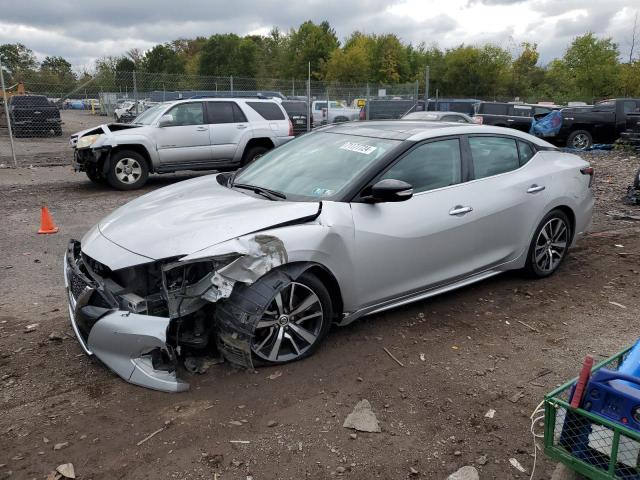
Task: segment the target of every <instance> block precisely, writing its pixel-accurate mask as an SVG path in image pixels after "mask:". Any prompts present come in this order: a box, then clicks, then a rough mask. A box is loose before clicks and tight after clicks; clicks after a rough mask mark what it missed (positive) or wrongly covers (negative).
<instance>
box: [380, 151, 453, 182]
mask: <svg viewBox="0 0 640 480" xmlns="http://www.w3.org/2000/svg"><path fill="white" fill-rule="evenodd" d="M386 178H393V179H395V180H403V181H405V182H407V183H409V184H410V185H411V186H413V191H414V193H420V192H426V191H428V190H434V189H436V188H442V187H448V186H449V185H455V184H457V183H460V181H461V179H462V166H461V162H460V141H459V140H458V139H451V140H439V141H436V142H431V143H425V144H424V145H420V146H418V147H416V148H414V149H413V150H411V151H410V152H409V153H408V154H407V155H405V156H404V157H403V158H402V159H400V161H399V162H398V163H396V164H395V165H394V166H393V167H391V168H390V169H389V170H387V172H386V173H385V174H384V175H383V176H382V178H381V179H382V180H384V179H386Z"/></svg>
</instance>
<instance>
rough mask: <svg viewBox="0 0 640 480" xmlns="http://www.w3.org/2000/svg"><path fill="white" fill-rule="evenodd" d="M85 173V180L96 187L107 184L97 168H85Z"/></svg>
mask: <svg viewBox="0 0 640 480" xmlns="http://www.w3.org/2000/svg"><path fill="white" fill-rule="evenodd" d="M85 173H86V174H87V178H88V179H89V180H91V181H92V182H93V183H95V184H96V185H104V184H106V183H107V179H106V178H104V176H102V173H101V172H99V171H98V168H97V167H94V168H92V167H87V170H86V171H85Z"/></svg>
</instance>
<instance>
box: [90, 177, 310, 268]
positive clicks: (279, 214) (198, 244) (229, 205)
mask: <svg viewBox="0 0 640 480" xmlns="http://www.w3.org/2000/svg"><path fill="white" fill-rule="evenodd" d="M319 208H320V204H319V202H287V201H271V200H268V199H262V198H256V197H253V196H251V195H247V194H244V193H242V192H241V191H237V190H231V189H229V188H226V187H223V186H222V185H220V184H219V183H218V181H217V180H216V175H207V176H203V177H198V178H194V179H191V180H186V181H183V182H179V183H176V184H174V185H171V186H168V187H165V188H161V189H159V190H156V191H154V192H151V193H148V194H146V195H143V196H141V197H139V198H137V199H136V200H133V201H132V202H129V203H127V204H125V205H123V206H122V207H120V208H118V209H117V210H116V211H114V212H113V213H111V214H110V215H108V216H107V217H105V218H104V219H102V220H101V221H100V222H99V224H98V228H99V230H100V232H101V233H102V235H104V236H105V237H106V238H108V239H109V240H111V241H112V242H114V243H116V244H117V245H119V246H121V247H123V248H125V249H127V250H129V251H131V252H134V253H137V254H139V255H144V256H145V257H149V258H153V259H156V260H158V259H162V258H168V257H175V256H178V255H188V254H191V253H194V252H197V251H199V250H202V249H203V248H206V247H209V246H211V245H215V244H217V243H220V242H224V241H226V240H230V239H232V238H235V237H239V236H242V235H245V234H247V233H251V232H255V231H257V230H262V229H266V228H269V227H272V226H274V225H278V224H281V223H285V222H290V221H294V220H298V219H301V218H305V217H310V216H313V215H315V214H316V213H318V209H319Z"/></svg>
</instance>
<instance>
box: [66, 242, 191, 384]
mask: <svg viewBox="0 0 640 480" xmlns="http://www.w3.org/2000/svg"><path fill="white" fill-rule="evenodd" d="M79 251H80V249H79V244H78V242H75V241H73V240H72V241H71V242H70V243H69V248H68V250H67V253H66V254H65V258H64V281H65V287H66V291H67V298H68V303H69V317H70V319H71V326H72V327H73V330H74V332H75V334H76V336H77V337H78V341H79V342H80V345H81V346H82V348H83V350H84V351H85V352H86V353H87V354H88V355H95V356H96V357H97V358H99V359H100V360H101V361H102V362H103V363H104V364H105V365H107V367H109V368H110V369H111V370H113V371H114V372H115V373H116V374H117V375H119V376H120V377H121V378H122V379H124V380H126V381H128V382H130V383H133V384H136V385H140V386H143V387H147V388H152V389H154V390H160V391H163V392H182V391H185V390H188V389H189V384H188V383H185V382H183V381H181V380H179V379H178V378H177V376H176V370H175V363H176V362H175V354H174V352H173V349H172V348H171V346H169V345H167V343H166V332H167V328H168V326H169V322H170V319H169V318H165V317H155V316H151V315H140V314H135V313H131V312H128V311H123V310H120V309H118V307H117V306H116V303H115V302H111V301H110V299H109V295H108V294H106V292H104V291H103V289H102V286H101V285H99V284H98V283H97V282H96V281H94V280H93V279H91V278H89V276H88V275H86V274H85V273H84V272H83V271H82V270H81V269H80V267H79V265H80V262H82V260H81V259H80V258H78V257H79Z"/></svg>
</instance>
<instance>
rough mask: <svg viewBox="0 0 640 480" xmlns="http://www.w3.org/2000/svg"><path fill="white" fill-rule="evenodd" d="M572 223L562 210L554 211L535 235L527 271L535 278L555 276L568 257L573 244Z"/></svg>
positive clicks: (541, 223) (539, 226)
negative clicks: (568, 251) (570, 246)
mask: <svg viewBox="0 0 640 480" xmlns="http://www.w3.org/2000/svg"><path fill="white" fill-rule="evenodd" d="M571 235H572V232H571V222H570V221H569V218H568V217H567V215H566V214H565V213H564V212H563V211H562V210H552V211H551V212H549V213H548V214H547V215H546V216H545V217H544V218H543V219H542V221H541V222H540V225H538V228H537V229H536V231H535V233H534V234H533V239H532V240H531V245H530V246H529V253H528V255H527V264H526V267H525V268H526V270H527V271H528V272H529V273H530V274H531V275H532V276H534V277H537V278H544V277H548V276H550V275H553V274H554V273H555V271H556V270H558V267H559V266H560V264H561V263H562V261H563V260H564V258H565V257H566V255H567V250H568V249H569V245H570V243H571V238H572V237H571Z"/></svg>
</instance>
